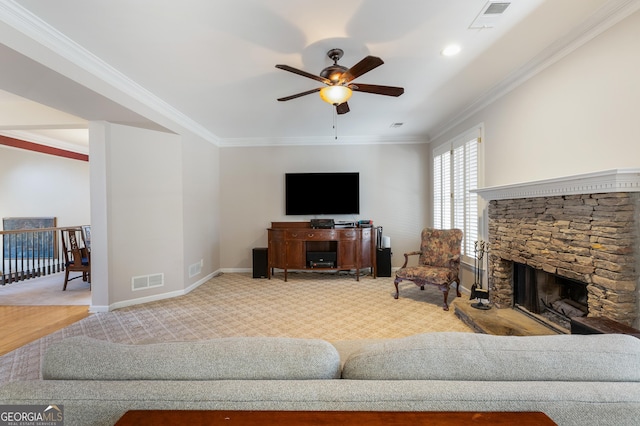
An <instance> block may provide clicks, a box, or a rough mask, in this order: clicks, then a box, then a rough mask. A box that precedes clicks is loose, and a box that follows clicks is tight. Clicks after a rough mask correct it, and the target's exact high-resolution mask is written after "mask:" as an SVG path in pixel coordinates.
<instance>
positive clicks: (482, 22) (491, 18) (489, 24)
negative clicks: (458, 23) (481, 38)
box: [469, 1, 511, 29]
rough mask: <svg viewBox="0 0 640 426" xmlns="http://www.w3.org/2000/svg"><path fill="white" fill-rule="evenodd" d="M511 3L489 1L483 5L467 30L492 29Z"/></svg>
mask: <svg viewBox="0 0 640 426" xmlns="http://www.w3.org/2000/svg"><path fill="white" fill-rule="evenodd" d="M510 4H511V2H504V1H500V2H498V1H490V2H488V3H487V4H485V5H484V7H483V8H482V10H481V11H480V13H479V14H478V16H477V17H476V19H475V20H474V21H473V22H472V23H471V25H470V26H469V28H471V29H482V28H493V27H495V26H496V22H497V21H498V19H499V18H500V16H501V15H502V14H503V13H504V11H505V10H506V9H507V7H509V5H510Z"/></svg>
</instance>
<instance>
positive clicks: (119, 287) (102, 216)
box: [90, 123, 184, 307]
mask: <svg viewBox="0 0 640 426" xmlns="http://www.w3.org/2000/svg"><path fill="white" fill-rule="evenodd" d="M100 131H102V135H103V137H99V135H98V133H99V132H100ZM90 132H91V133H90V135H91V136H92V139H91V144H92V147H91V154H92V156H93V161H94V162H96V163H101V164H103V165H104V170H105V175H104V176H105V177H106V179H104V186H102V187H96V188H95V191H93V188H92V196H93V197H96V198H97V199H96V202H95V203H94V200H92V206H96V212H95V214H93V212H92V220H93V223H92V227H93V228H97V229H96V231H97V232H96V233H94V240H95V239H99V241H98V242H97V245H96V247H95V248H94V247H92V263H94V264H98V265H96V266H97V268H98V269H96V270H95V271H93V272H94V273H92V275H93V277H92V285H94V286H96V287H98V289H97V290H98V291H97V293H96V294H95V295H94V296H93V300H92V304H93V305H94V307H95V306H102V307H104V306H111V305H113V304H114V303H118V302H123V301H128V300H132V299H141V298H149V297H151V296H153V295H157V294H165V293H171V292H181V291H182V290H183V289H184V280H183V270H184V269H183V261H184V259H183V227H182V224H183V214H182V163H181V156H182V155H181V146H180V137H179V136H178V135H175V134H169V133H161V132H155V131H150V130H145V129H138V128H134V127H127V126H121V125H115V124H110V123H103V125H102V126H97V125H95V124H93V125H92V127H91V128H90ZM100 144H103V146H102V147H101V146H100ZM101 155H102V158H100V156H101ZM93 178H98V179H97V180H96V182H97V181H98V180H99V177H96V176H94V175H93V174H92V179H93ZM96 186H97V185H96ZM101 191H102V192H103V193H101ZM100 198H102V199H101V200H100ZM101 206H102V207H101ZM104 230H106V232H103V231H104ZM92 231H93V229H92ZM100 237H106V241H103V240H101V239H100ZM104 262H108V264H107V266H106V268H102V267H101V266H99V265H100V264H103V263H104ZM103 266H104V265H103ZM92 267H93V265H92ZM97 271H99V272H101V274H98V273H95V272H97ZM159 273H163V274H164V282H165V284H164V286H163V287H156V288H150V289H145V290H139V291H133V290H132V289H131V279H132V278H133V277H137V276H144V275H150V274H159ZM105 287H107V288H108V295H107V297H108V300H102V299H101V300H98V299H97V297H100V296H102V297H104V295H105V294H104V288H105Z"/></svg>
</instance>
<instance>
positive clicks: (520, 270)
mask: <svg viewBox="0 0 640 426" xmlns="http://www.w3.org/2000/svg"><path fill="white" fill-rule="evenodd" d="M513 301H514V307H515V308H516V309H520V310H522V311H524V312H525V313H527V314H530V315H532V316H533V317H535V318H536V319H540V320H542V322H544V323H546V324H547V325H549V326H551V327H552V328H554V327H553V325H554V324H555V325H558V326H560V327H562V328H563V329H565V330H568V329H569V328H570V327H571V318H572V317H583V316H587V314H588V312H589V307H588V304H587V284H586V283H582V282H579V281H575V280H572V279H569V278H565V277H561V276H559V275H555V274H550V273H548V272H545V271H543V270H541V269H535V268H533V267H531V266H528V265H524V264H521V263H514V264H513ZM549 322H550V323H551V324H549Z"/></svg>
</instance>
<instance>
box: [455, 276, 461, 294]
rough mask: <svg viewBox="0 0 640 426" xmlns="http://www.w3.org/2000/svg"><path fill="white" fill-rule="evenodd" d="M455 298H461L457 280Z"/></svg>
mask: <svg viewBox="0 0 640 426" xmlns="http://www.w3.org/2000/svg"><path fill="white" fill-rule="evenodd" d="M456 296H458V297H462V294H461V293H460V282H459V280H458V281H456Z"/></svg>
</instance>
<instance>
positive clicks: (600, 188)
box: [470, 168, 640, 201]
mask: <svg viewBox="0 0 640 426" xmlns="http://www.w3.org/2000/svg"><path fill="white" fill-rule="evenodd" d="M470 192H473V193H475V194H478V195H480V196H481V197H482V198H484V199H485V200H486V201H491V200H510V199H515V198H534V197H554V196H562V195H582V194H601V193H607V192H640V168H634V169H613V170H605V171H600V172H593V173H586V174H580V175H574V176H566V177H560V178H553V179H545V180H539V181H533V182H525V183H516V184H513V185H504V186H493V187H488V188H482V189H476V190H474V191H470Z"/></svg>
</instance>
